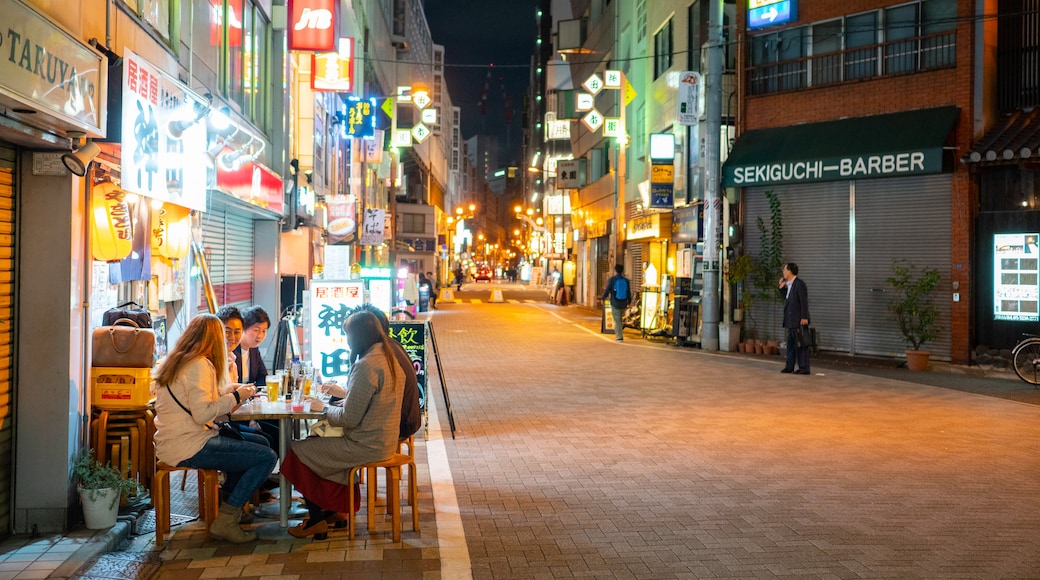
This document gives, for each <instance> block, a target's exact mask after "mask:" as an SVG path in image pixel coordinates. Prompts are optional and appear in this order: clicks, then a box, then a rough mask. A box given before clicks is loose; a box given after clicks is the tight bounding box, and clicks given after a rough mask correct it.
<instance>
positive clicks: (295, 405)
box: [292, 389, 303, 413]
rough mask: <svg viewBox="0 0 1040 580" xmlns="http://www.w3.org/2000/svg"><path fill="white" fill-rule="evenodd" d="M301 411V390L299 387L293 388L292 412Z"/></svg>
mask: <svg viewBox="0 0 1040 580" xmlns="http://www.w3.org/2000/svg"><path fill="white" fill-rule="evenodd" d="M302 411H303V391H302V390H301V389H293V392H292V412H293V413H300V412H302Z"/></svg>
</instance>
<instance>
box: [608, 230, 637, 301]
mask: <svg viewBox="0 0 1040 580" xmlns="http://www.w3.org/2000/svg"><path fill="white" fill-rule="evenodd" d="M643 246H644V244H643V242H628V246H627V248H628V258H629V264H630V266H627V267H626V268H625V275H626V276H628V279H629V280H631V281H632V291H633V292H642V291H643ZM610 275H611V276H613V275H614V269H613V268H611V269H610Z"/></svg>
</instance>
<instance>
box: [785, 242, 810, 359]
mask: <svg viewBox="0 0 1040 580" xmlns="http://www.w3.org/2000/svg"><path fill="white" fill-rule="evenodd" d="M780 291H781V292H786V294H785V298H784V328H786V329H787V365H786V366H785V367H784V368H783V370H781V371H780V372H782V373H794V374H796V375H807V374H809V344H808V342H809V341H808V340H803V341H802V344H801V345H799V344H798V342H799V340H798V339H799V334H800V333H801V332H802V330H801V329H804V331H805V332H809V328H808V327H809V290H808V288H806V286H805V282H803V281H802V279H801V278H799V277H798V264H795V263H794V262H788V263H787V264H784V277H783V278H781V279H780ZM796 362H797V363H798V369H797V370H795V363H796Z"/></svg>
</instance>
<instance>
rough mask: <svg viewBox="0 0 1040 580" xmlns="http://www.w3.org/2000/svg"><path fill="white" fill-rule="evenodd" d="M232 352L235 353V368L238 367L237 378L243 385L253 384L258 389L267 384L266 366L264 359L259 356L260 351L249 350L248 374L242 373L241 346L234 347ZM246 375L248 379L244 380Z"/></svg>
mask: <svg viewBox="0 0 1040 580" xmlns="http://www.w3.org/2000/svg"><path fill="white" fill-rule="evenodd" d="M233 352H234V353H235V366H236V367H238V376H239V377H240V378H241V381H242V382H243V383H247V382H248V383H253V384H255V385H257V386H258V387H263V386H264V385H266V384H267V365H265V364H264V359H263V357H261V356H260V349H258V348H254V349H250V351H249V372H248V373H243V372H242V345H238V346H236V347H235V350H234V351H233ZM247 375H248V377H249V379H248V380H246V376H247Z"/></svg>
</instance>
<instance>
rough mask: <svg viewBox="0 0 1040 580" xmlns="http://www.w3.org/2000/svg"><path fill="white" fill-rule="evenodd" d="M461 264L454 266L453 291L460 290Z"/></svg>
mask: <svg viewBox="0 0 1040 580" xmlns="http://www.w3.org/2000/svg"><path fill="white" fill-rule="evenodd" d="M462 276H463V274H462V266H458V265H456V266H455V291H456V292H462Z"/></svg>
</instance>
